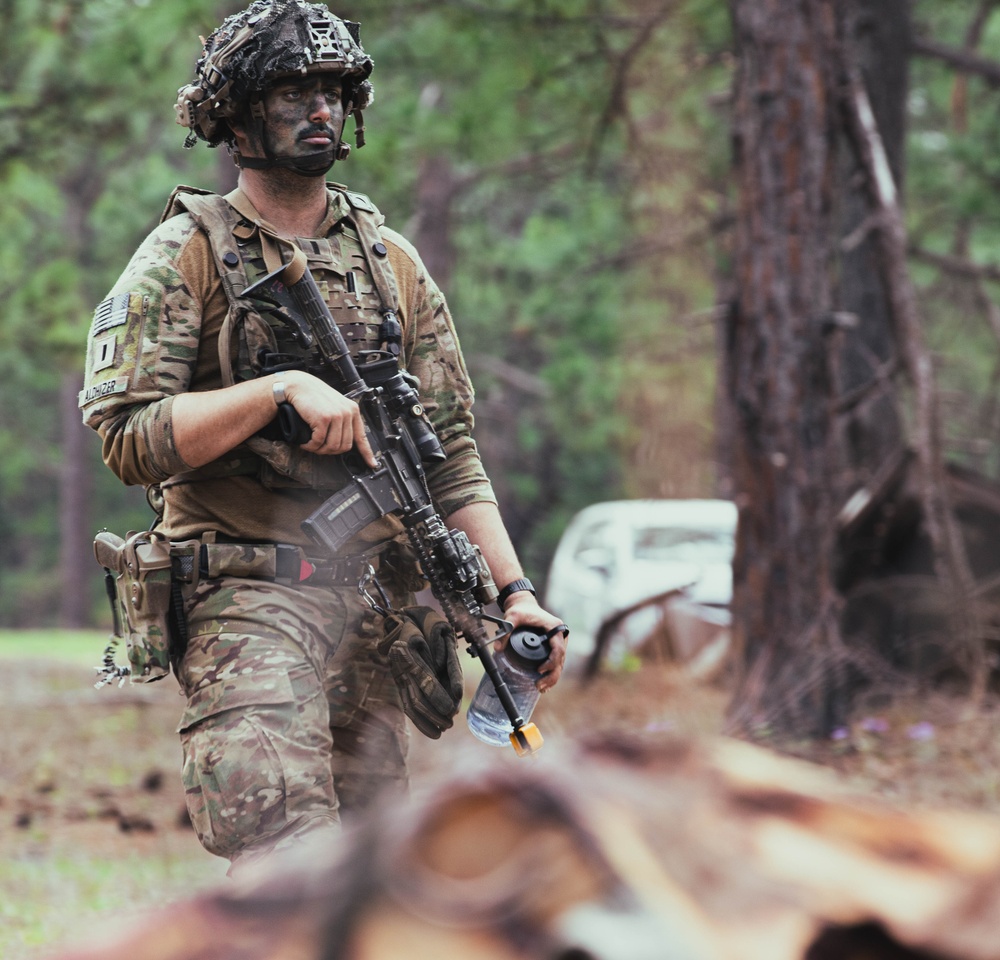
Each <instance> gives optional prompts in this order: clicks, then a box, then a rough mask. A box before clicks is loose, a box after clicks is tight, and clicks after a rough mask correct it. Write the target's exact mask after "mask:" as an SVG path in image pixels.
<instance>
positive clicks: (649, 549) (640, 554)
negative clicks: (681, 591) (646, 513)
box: [632, 527, 733, 563]
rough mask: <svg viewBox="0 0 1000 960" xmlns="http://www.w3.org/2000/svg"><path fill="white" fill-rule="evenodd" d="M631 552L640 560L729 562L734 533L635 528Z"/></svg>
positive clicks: (725, 531)
mask: <svg viewBox="0 0 1000 960" xmlns="http://www.w3.org/2000/svg"><path fill="white" fill-rule="evenodd" d="M632 554H633V556H634V557H635V558H636V559H637V560H660V561H664V560H669V561H672V562H675V563H730V562H731V561H732V559H733V534H732V532H731V531H729V530H705V529H692V528H685V527H645V528H643V529H641V530H636V531H635V540H634V543H633V547H632Z"/></svg>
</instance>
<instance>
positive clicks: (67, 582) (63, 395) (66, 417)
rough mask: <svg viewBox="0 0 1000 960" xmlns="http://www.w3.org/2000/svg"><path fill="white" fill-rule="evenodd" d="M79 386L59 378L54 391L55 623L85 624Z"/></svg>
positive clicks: (86, 536)
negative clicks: (58, 458) (57, 452)
mask: <svg viewBox="0 0 1000 960" xmlns="http://www.w3.org/2000/svg"><path fill="white" fill-rule="evenodd" d="M82 386H83V383H82V381H81V380H80V377H79V374H77V373H66V374H63V378H62V383H61V386H60V391H59V412H60V423H61V425H62V427H61V434H62V463H61V464H60V470H59V572H60V581H61V583H60V587H61V589H60V592H59V602H58V606H59V623H60V625H61V626H63V627H67V628H80V627H85V626H87V625H88V622H89V613H90V597H89V590H88V583H89V582H90V580H91V574H92V572H93V556H92V553H91V546H90V544H91V533H92V531H91V530H90V529H89V516H90V511H89V509H88V505H89V502H90V489H91V477H90V469H89V464H88V458H87V443H86V441H87V428H86V427H85V426H84V425H83V424H82V423H81V422H80V410H79V407H78V405H77V398H78V396H79V392H80V390H81V388H82Z"/></svg>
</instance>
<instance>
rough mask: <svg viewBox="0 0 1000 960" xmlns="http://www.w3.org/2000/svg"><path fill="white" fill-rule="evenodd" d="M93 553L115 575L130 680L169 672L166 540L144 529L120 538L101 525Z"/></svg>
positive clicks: (119, 624)
mask: <svg viewBox="0 0 1000 960" xmlns="http://www.w3.org/2000/svg"><path fill="white" fill-rule="evenodd" d="M94 555H95V556H96V557H97V562H98V563H99V564H100V565H101V566H102V567H104V569H105V570H106V571H108V572H109V574H110V575H111V577H113V579H114V586H115V590H114V594H115V596H114V601H113V602H114V603H115V606H116V611H117V617H115V624H116V630H118V631H120V633H119V635H120V636H122V637H123V639H124V640H125V645H126V649H127V652H128V660H129V665H130V670H131V673H130V675H131V679H132V682H133V683H149V682H150V681H153V680H160V679H161V678H162V677H165V676H166V675H167V674H168V673H169V672H170V654H171V641H172V631H171V628H170V617H171V607H170V604H171V577H172V570H171V559H170V544H169V543H168V542H167V541H165V540H162V539H160V538H159V537H158V536H157V535H156V534H155V533H151V532H149V531H146V530H144V531H141V532H139V533H130V534H128V536H127V538H126V539H124V540H123V539H122V538H121V537H119V536H117V535H116V534H113V533H109V532H108V531H106V530H105V531H102V532H101V533H99V534H98V535H97V537H96V538H95V539H94Z"/></svg>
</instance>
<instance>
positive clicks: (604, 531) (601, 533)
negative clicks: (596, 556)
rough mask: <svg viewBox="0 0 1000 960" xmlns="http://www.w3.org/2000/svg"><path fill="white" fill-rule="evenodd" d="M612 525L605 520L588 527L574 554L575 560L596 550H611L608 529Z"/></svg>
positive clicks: (581, 536)
mask: <svg viewBox="0 0 1000 960" xmlns="http://www.w3.org/2000/svg"><path fill="white" fill-rule="evenodd" d="M610 526H611V524H610V523H609V522H608V521H607V520H604V521H602V522H601V523H595V524H594V525H593V526H592V527H588V528H587V529H586V530H584V531H583V533H582V534H581V535H580V539H579V540H578V541H577V544H576V550H575V551H574V552H573V556H574V557H575V558H577V559H578V558H579V557H580V554H582V553H589V552H590V551H591V550H594V549H595V548H601V549H604V550H607V549H609V547H608V528H609V527H610Z"/></svg>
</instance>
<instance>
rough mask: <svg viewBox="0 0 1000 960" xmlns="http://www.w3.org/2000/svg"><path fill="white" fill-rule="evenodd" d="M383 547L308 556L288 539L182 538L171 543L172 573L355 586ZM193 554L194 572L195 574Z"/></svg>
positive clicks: (187, 578) (182, 576)
mask: <svg viewBox="0 0 1000 960" xmlns="http://www.w3.org/2000/svg"><path fill="white" fill-rule="evenodd" d="M383 549H384V547H380V548H379V549H378V550H376V551H373V552H371V553H363V554H357V555H354V556H347V557H336V558H330V557H310V556H307V555H306V553H305V551H304V550H303V549H302V547H299V546H296V545H295V544H291V543H202V542H200V541H198V540H186V541H181V542H179V543H173V544H171V550H170V553H171V557H172V558H173V568H174V575H175V576H176V577H177V579H178V580H180V581H182V582H184V583H191V582H193V581H194V580H195V579H197V580H215V579H217V578H218V577H248V578H250V579H253V580H269V581H271V582H273V583H283V584H298V583H304V584H307V585H308V586H310V587H349V586H353V587H356V586H357V585H358V583H359V582H360V580H361V578H362V576H364V574H365V573H366V572H367V571H368V568H369V567H371V568H372V569H374V570H378V567H379V557H380V554H381V553H382V550H383ZM195 558H197V565H198V567H197V576H195Z"/></svg>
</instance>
